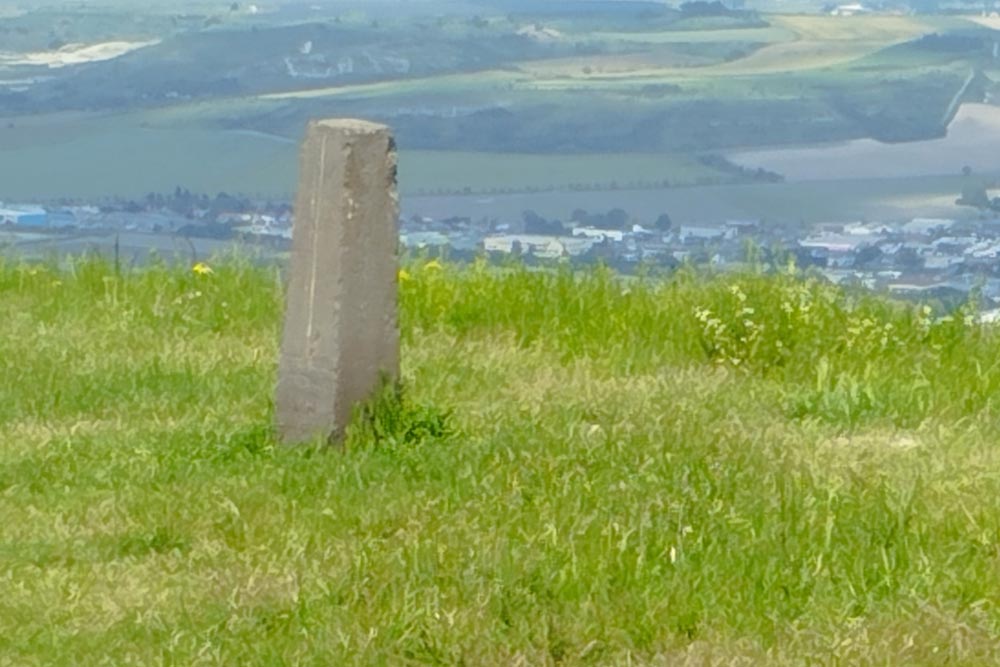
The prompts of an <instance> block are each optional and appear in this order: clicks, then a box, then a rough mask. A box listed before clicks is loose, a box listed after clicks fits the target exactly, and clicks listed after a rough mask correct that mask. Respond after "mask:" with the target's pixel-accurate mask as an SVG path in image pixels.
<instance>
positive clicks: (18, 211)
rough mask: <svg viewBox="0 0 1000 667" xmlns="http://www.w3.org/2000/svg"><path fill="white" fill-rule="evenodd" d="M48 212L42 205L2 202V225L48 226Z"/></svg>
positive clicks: (0, 213)
mask: <svg viewBox="0 0 1000 667" xmlns="http://www.w3.org/2000/svg"><path fill="white" fill-rule="evenodd" d="M48 224H49V214H48V212H47V211H46V210H45V209H44V208H42V207H40V206H4V205H3V204H2V203H0V225H17V226H19V227H47V226H48Z"/></svg>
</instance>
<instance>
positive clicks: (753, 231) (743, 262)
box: [0, 188, 1000, 308]
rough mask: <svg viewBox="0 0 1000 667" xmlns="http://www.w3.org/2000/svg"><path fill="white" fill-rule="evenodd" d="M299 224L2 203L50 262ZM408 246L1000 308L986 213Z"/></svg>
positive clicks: (505, 231)
mask: <svg viewBox="0 0 1000 667" xmlns="http://www.w3.org/2000/svg"><path fill="white" fill-rule="evenodd" d="M292 224H293V212H292V207H291V205H290V204H289V203H287V202H257V201H251V200H249V199H245V198H240V197H233V196H229V195H225V194H220V195H217V196H216V197H211V198H210V197H206V196H203V195H193V194H191V193H190V192H187V191H186V190H182V189H180V188H178V189H176V190H175V191H174V192H173V193H170V194H167V195H155V194H151V195H148V196H147V197H146V198H144V199H142V200H140V201H131V200H129V201H126V200H116V201H111V202H102V203H100V204H83V203H66V204H60V205H44V206H43V205H30V204H19V205H15V204H0V254H4V255H8V256H16V257H20V258H26V259H51V258H53V257H57V258H58V257H64V256H67V255H77V254H86V253H98V254H102V255H105V256H110V255H111V253H114V254H115V256H116V260H117V261H125V262H129V263H132V264H142V263H145V262H147V261H149V259H150V255H155V256H159V257H161V258H163V259H165V260H168V261H187V260H191V261H201V260H206V259H210V258H211V257H212V256H215V255H218V254H220V253H225V252H227V251H231V250H232V249H233V248H236V247H239V248H242V249H244V250H249V251H250V252H252V253H255V254H256V255H257V256H258V257H260V258H261V259H264V260H276V261H280V260H281V259H283V258H284V257H285V256H286V254H287V252H288V250H289V249H290V244H291V238H292ZM400 242H401V246H402V247H403V248H404V249H405V252H409V253H411V254H425V255H427V256H434V257H437V256H447V257H451V258H454V259H460V260H461V259H472V258H474V257H477V256H482V255H487V256H489V257H491V258H495V259H503V258H509V257H512V256H516V257H519V258H520V259H521V260H522V261H524V262H526V263H529V264H532V263H533V264H542V265H544V264H547V263H552V262H560V261H561V262H572V263H578V264H581V265H584V264H597V263H602V264H606V265H609V266H612V267H614V268H616V269H618V270H620V271H622V272H625V273H633V272H635V271H637V270H639V269H640V268H642V267H659V268H666V269H669V268H675V267H679V266H682V265H685V264H687V265H693V266H705V267H712V268H713V269H716V270H720V271H732V270H740V269H746V268H748V267H750V266H753V265H758V266H760V265H773V266H783V265H787V264H789V263H794V265H795V266H797V267H799V268H801V269H806V270H810V271H812V272H813V273H815V274H817V275H821V276H823V277H825V278H826V279H828V280H829V281H830V282H833V283H836V284H841V285H852V286H861V287H865V288H869V289H872V290H878V291H883V292H887V293H891V294H895V295H899V296H904V297H918V298H923V299H938V300H941V301H942V302H943V303H956V302H960V301H963V300H965V299H967V298H968V295H969V294H970V293H972V292H973V291H975V293H976V294H977V296H978V297H979V298H980V299H981V302H982V304H981V305H983V306H985V307H988V308H993V307H1000V219H998V218H997V217H996V216H995V214H992V213H985V212H984V214H983V216H981V217H980V218H979V219H972V220H968V219H966V220H952V219H945V218H913V219H909V220H895V221H831V222H829V223H826V224H819V225H812V226H802V225H774V224H771V223H768V224H764V223H762V222H761V221H760V220H755V219H740V220H728V221H726V222H724V223H719V224H698V223H696V222H694V221H675V220H672V219H671V218H670V216H669V215H668V214H666V213H664V214H662V215H660V216H658V217H657V218H656V219H648V220H646V219H642V220H640V219H636V218H635V217H633V216H631V215H630V214H629V212H627V211H625V210H622V209H613V210H611V211H606V212H589V211H585V210H582V209H577V210H575V211H572V212H571V213H570V215H569V216H567V219H566V220H553V219H546V218H544V217H542V216H540V215H538V214H537V213H535V212H533V211H530V210H529V211H524V212H523V214H522V215H521V216H520V217H519V218H518V219H510V220H503V219H497V218H487V217H483V218H480V219H472V218H469V217H451V218H447V219H434V218H431V217H426V216H422V215H411V216H409V217H406V218H403V219H401V220H400Z"/></svg>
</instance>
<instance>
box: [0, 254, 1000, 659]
mask: <svg viewBox="0 0 1000 667" xmlns="http://www.w3.org/2000/svg"><path fill="white" fill-rule="evenodd" d="M2 261H3V260H0V262H2ZM400 282H401V300H402V305H401V308H402V312H401V320H402V326H403V339H404V354H403V359H404V376H405V387H406V393H405V398H404V400H403V402H402V403H400V404H395V403H392V402H391V401H387V402H385V403H384V404H383V405H382V406H381V409H380V411H379V412H378V418H377V420H376V422H375V423H374V424H373V425H367V426H365V425H364V424H363V423H360V422H359V424H358V425H357V427H356V428H355V429H354V430H353V432H352V435H351V437H350V438H349V442H348V443H347V448H346V450H344V451H334V450H326V449H320V448H316V447H309V446H306V447H302V448H294V449H284V448H278V447H275V446H274V444H273V441H272V439H271V436H270V424H271V410H272V406H271V396H272V388H273V385H274V380H275V375H274V373H275V358H276V341H277V339H278V330H279V326H280V304H281V296H282V294H281V289H282V288H281V281H280V276H279V275H278V273H277V272H276V271H274V270H270V269H261V268H254V267H252V266H250V265H249V264H247V263H245V262H241V261H239V260H228V261H225V262H220V263H219V264H217V265H215V266H214V272H212V273H205V274H203V275H202V274H198V273H194V272H191V271H185V270H180V269H171V268H166V267H161V268H153V269H149V270H145V271H143V272H126V273H124V274H122V275H119V274H117V273H116V272H115V271H114V270H113V268H112V267H109V266H106V265H102V264H99V263H93V262H83V261H81V262H77V263H75V264H74V265H73V266H71V267H69V268H67V269H64V270H55V269H52V268H46V267H41V266H27V265H19V264H10V263H7V264H3V263H0V333H2V335H0V378H3V381H2V382H0V515H2V516H3V517H4V521H3V525H2V527H0V555H2V558H0V655H2V656H4V660H10V661H11V662H10V664H19V665H51V664H78V665H98V664H115V665H129V664H134V665H139V664H141V665H155V664H163V665H167V664H177V665H215V664H219V665H221V664H230V665H231V664H240V665H279V664H288V665H291V664H301V665H308V664H315V665H320V664H323V665H331V664H335V665H345V664H448V665H453V664H467V665H490V664H557V663H558V664H567V665H585V664H595V665H596V664H601V665H606V664H622V665H624V664H631V665H653V664H657V665H682V664H692V665H702V664H770V665H798V664H842V665H847V664H850V665H874V664H879V665H882V664H906V665H940V664H964V665H972V664H983V665H986V664H996V661H997V659H998V658H1000V645H998V636H1000V629H998V622H1000V609H998V607H997V603H998V595H1000V594H998V591H1000V568H998V567H997V562H998V561H997V557H998V556H997V555H998V545H1000V510H998V508H997V505H996V502H995V498H997V497H998V494H1000V474H998V471H1000V451H998V450H997V448H996V446H995V443H996V442H997V439H998V435H1000V420H998V419H997V416H998V415H997V405H996V399H995V398H994V397H995V396H997V388H998V385H1000V376H998V373H997V367H996V364H997V361H996V360H997V359H998V358H1000V355H998V352H1000V338H998V336H997V334H996V333H994V332H993V331H992V330H987V329H983V328H981V327H979V326H978V325H974V324H971V323H970V322H966V321H965V316H966V315H970V321H971V314H969V313H958V314H957V315H956V316H955V317H953V318H951V319H947V320H943V321H940V320H935V319H933V316H932V315H931V314H930V313H929V312H928V311H926V310H924V309H921V308H918V307H913V306H905V305H900V304H894V303H891V302H887V301H884V300H881V299H879V298H877V297H874V296H857V295H849V294H845V293H843V292H841V291H838V290H836V289H834V288H831V287H828V286H825V285H822V284H819V283H816V282H812V281H808V280H803V279H800V278H797V277H789V276H755V275H747V276H738V277H728V278H707V279H706V278H704V277H701V276H694V275H688V274H683V273H682V274H680V275H678V276H676V277H673V278H671V279H669V280H660V279H656V280H654V279H650V280H646V281H643V280H637V281H631V282H628V283H623V282H622V281H621V280H619V279H618V278H617V277H615V276H613V275H610V274H607V273H604V272H601V271H595V272H593V273H589V274H586V275H582V276H581V275H574V274H572V273H569V272H564V273H559V272H556V273H529V272H527V271H525V270H523V269H509V270H503V271H497V270H495V269H489V268H487V267H486V266H484V265H474V266H471V267H467V268H458V267H454V266H449V265H445V266H441V265H439V264H438V263H437V262H431V263H429V264H415V265H411V266H408V267H407V268H406V269H405V270H404V271H402V272H401V274H400ZM2 662H3V660H0V663H2Z"/></svg>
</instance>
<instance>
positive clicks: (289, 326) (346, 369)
mask: <svg viewBox="0 0 1000 667" xmlns="http://www.w3.org/2000/svg"><path fill="white" fill-rule="evenodd" d="M300 162H301V164H300V176H299V179H300V180H299V192H298V197H297V199H296V204H295V228H294V238H293V241H292V262H291V277H290V280H289V286H288V302H287V306H286V308H287V311H286V315H285V329H284V335H283V338H282V347H281V358H280V362H279V375H278V388H277V395H276V400H275V417H276V422H277V427H278V435H279V437H280V439H281V441H282V442H285V443H287V444H291V443H298V442H304V441H307V440H310V439H313V438H315V437H317V436H319V437H324V438H328V439H330V440H331V441H335V440H336V439H337V438H339V437H340V436H341V435H342V434H343V430H344V428H345V427H346V426H347V424H348V423H349V421H350V418H351V413H352V410H353V409H354V406H355V405H357V404H358V403H359V402H360V401H364V400H366V399H368V398H369V397H370V396H371V395H372V393H373V392H374V391H375V390H376V389H377V388H378V387H379V386H380V384H381V383H382V381H383V379H387V380H395V379H396V378H397V377H398V375H399V329H398V325H397V315H396V308H397V303H396V291H397V288H396V280H397V270H398V269H397V264H398V259H397V254H396V250H397V246H398V233H397V229H396V224H397V218H398V215H399V203H398V199H397V195H396V153H395V144H394V142H393V139H392V135H391V132H390V130H389V128H387V127H385V126H382V125H376V124H373V123H368V122H365V121H359V120H324V121H314V122H312V123H310V124H309V127H308V130H307V134H306V139H305V142H304V143H303V145H302V153H301V161H300Z"/></svg>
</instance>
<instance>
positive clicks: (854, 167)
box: [729, 104, 1000, 181]
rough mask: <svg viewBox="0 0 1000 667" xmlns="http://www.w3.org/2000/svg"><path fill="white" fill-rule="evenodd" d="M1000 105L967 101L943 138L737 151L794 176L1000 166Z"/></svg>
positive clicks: (738, 158) (899, 174) (748, 162)
mask: <svg viewBox="0 0 1000 667" xmlns="http://www.w3.org/2000/svg"><path fill="white" fill-rule="evenodd" d="M997 155H1000V107H996V106H988V105H982V104H970V105H965V106H963V107H962V108H961V109H960V110H959V112H958V114H957V115H956V117H955V118H954V120H952V122H951V124H950V125H949V126H948V134H947V136H946V137H944V138H942V139H931V140H928V141H915V142H908V143H900V144H885V143H880V142H877V141H873V140H871V139H857V140H855V141H851V142H848V143H845V144H832V145H821V146H802V147H792V148H779V149H773V150H754V151H746V152H738V153H732V154H730V155H729V158H730V159H731V160H732V161H734V162H736V163H737V164H742V165H744V166H746V167H748V168H754V169H756V168H763V169H768V170H770V171H774V172H777V173H779V174H782V175H783V176H785V178H786V179H788V180H790V181H802V180H811V181H815V180H842V179H857V178H905V177H911V176H926V175H928V174H932V173H935V174H946V173H951V174H957V173H960V172H961V171H962V169H963V167H970V168H972V169H973V170H974V171H977V172H987V173H989V172H994V171H997V170H998V169H1000V162H998V161H997Z"/></svg>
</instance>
